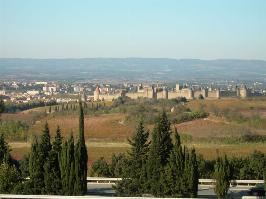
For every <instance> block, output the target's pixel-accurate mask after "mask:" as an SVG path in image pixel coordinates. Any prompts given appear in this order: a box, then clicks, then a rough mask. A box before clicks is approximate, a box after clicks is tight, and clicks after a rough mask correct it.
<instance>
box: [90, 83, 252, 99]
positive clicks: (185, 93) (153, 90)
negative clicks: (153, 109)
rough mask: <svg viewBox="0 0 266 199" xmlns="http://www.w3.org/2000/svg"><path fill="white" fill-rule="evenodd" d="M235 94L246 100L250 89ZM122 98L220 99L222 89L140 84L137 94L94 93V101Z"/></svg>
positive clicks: (241, 89) (242, 87) (96, 91)
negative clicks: (169, 87)
mask: <svg viewBox="0 0 266 199" xmlns="http://www.w3.org/2000/svg"><path fill="white" fill-rule="evenodd" d="M235 94H236V97H239V98H246V97H247V96H248V89H247V88H246V86H241V87H236V93H235ZM122 96H127V97H129V98H131V99H138V98H148V99H177V98H181V97H184V98H186V99H188V100H193V99H199V98H204V99H220V98H221V92H220V89H211V88H209V89H206V88H201V89H198V90H193V89H192V88H190V87H188V86H183V87H181V86H180V85H179V84H176V87H175V89H174V90H168V89H167V88H166V87H159V86H157V87H154V86H143V85H142V84H140V85H139V86H138V88H137V92H126V91H125V90H120V91H119V92H117V93H115V94H106V93H101V91H100V88H99V87H98V86H97V87H96V89H95V91H94V95H93V101H113V100H115V99H117V98H118V97H122Z"/></svg>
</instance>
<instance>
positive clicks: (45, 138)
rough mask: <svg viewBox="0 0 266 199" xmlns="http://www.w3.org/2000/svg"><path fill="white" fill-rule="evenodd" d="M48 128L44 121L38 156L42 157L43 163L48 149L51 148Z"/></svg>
mask: <svg viewBox="0 0 266 199" xmlns="http://www.w3.org/2000/svg"><path fill="white" fill-rule="evenodd" d="M50 139H51V138H50V130H49V126H48V123H47V122H46V123H45V125H44V129H43V133H42V136H41V142H40V156H41V158H42V161H43V163H44V162H45V159H46V158H47V157H48V154H49V152H50V150H51V149H52V145H51V140H50Z"/></svg>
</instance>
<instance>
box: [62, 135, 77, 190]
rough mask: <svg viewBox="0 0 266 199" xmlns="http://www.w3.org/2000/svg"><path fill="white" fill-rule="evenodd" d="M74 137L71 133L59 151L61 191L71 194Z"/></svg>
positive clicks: (73, 172) (73, 169) (73, 176)
mask: <svg viewBox="0 0 266 199" xmlns="http://www.w3.org/2000/svg"><path fill="white" fill-rule="evenodd" d="M74 162H75V160H74V138H73V135H72V134H71V136H70V138H69V139H68V140H66V141H65V142H64V144H63V146H62V150H61V153H60V162H59V166H60V174H61V182H62V193H63V194H64V195H73V194H74V190H73V185H74V183H75V181H74V180H75V175H74V174H75V168H74Z"/></svg>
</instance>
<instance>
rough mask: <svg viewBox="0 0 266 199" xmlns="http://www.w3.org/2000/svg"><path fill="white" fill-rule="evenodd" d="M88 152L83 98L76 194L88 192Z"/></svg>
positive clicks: (80, 107) (78, 144)
mask: <svg viewBox="0 0 266 199" xmlns="http://www.w3.org/2000/svg"><path fill="white" fill-rule="evenodd" d="M87 162H88V154H87V148H86V144H85V137H84V112H83V107H82V103H81V100H80V101H79V138H78V142H77V144H76V146H75V185H74V192H75V195H84V194H86V193H87V170H88V166H87Z"/></svg>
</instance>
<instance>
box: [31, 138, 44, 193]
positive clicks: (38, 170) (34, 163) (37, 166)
mask: <svg viewBox="0 0 266 199" xmlns="http://www.w3.org/2000/svg"><path fill="white" fill-rule="evenodd" d="M29 174H30V180H29V182H28V183H27V185H28V186H27V188H28V190H27V192H28V193H31V194H41V193H44V192H45V190H44V179H43V178H44V176H43V161H42V158H41V156H40V145H39V143H38V140H37V138H36V137H34V140H33V143H32V145H31V153H30V157H29Z"/></svg>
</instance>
